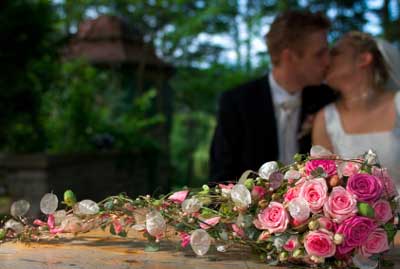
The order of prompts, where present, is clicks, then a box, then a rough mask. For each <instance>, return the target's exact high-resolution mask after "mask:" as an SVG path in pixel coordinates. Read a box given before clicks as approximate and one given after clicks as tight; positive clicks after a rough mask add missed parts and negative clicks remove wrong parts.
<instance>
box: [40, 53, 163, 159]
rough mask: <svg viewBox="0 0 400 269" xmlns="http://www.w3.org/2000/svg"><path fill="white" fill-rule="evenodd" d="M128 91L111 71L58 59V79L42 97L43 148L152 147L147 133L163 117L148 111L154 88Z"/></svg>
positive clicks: (157, 124) (63, 150) (66, 149)
mask: <svg viewBox="0 0 400 269" xmlns="http://www.w3.org/2000/svg"><path fill="white" fill-rule="evenodd" d="M128 95H129V94H128V93H127V92H126V91H124V90H123V89H122V88H121V87H120V77H118V75H117V74H115V72H113V71H107V70H101V69H98V68H95V67H93V66H90V65H89V64H87V63H85V62H83V61H71V62H65V63H63V64H62V65H61V66H60V75H59V78H58V80H57V81H56V82H55V83H54V85H53V87H52V89H50V90H49V91H48V92H46V93H45V94H44V95H43V97H42V116H41V121H42V123H43V126H44V132H45V135H46V141H47V150H48V151H49V152H51V153H60V152H91V151H96V150H98V149H112V150H118V151H136V150H142V149H149V148H153V149H154V148H157V147H158V144H157V142H155V139H154V136H153V135H152V133H153V130H154V128H156V127H157V126H159V125H160V124H162V122H163V117H162V116H161V115H160V114H155V113H151V111H152V110H153V106H154V99H155V97H156V90H155V89H150V90H148V91H146V92H145V93H144V94H142V95H139V96H135V97H134V98H132V97H130V98H129V97H128Z"/></svg>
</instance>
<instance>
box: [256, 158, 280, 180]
mask: <svg viewBox="0 0 400 269" xmlns="http://www.w3.org/2000/svg"><path fill="white" fill-rule="evenodd" d="M276 171H278V163H277V162H275V161H272V162H266V163H264V164H263V165H262V166H261V167H260V169H259V170H258V174H259V175H260V177H262V178H264V179H268V178H269V177H270V176H271V174H272V173H274V172H276Z"/></svg>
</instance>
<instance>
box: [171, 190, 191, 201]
mask: <svg viewBox="0 0 400 269" xmlns="http://www.w3.org/2000/svg"><path fill="white" fill-rule="evenodd" d="M188 193H189V191H188V190H184V191H178V192H175V193H173V194H172V195H171V196H169V197H168V199H169V200H171V201H173V202H176V203H178V204H181V203H182V202H183V201H185V199H186V196H187V195H188Z"/></svg>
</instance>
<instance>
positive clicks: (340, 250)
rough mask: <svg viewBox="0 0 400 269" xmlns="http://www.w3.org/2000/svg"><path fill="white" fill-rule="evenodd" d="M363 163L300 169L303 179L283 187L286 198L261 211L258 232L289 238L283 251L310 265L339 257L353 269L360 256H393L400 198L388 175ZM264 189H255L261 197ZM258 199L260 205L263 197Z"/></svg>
mask: <svg viewBox="0 0 400 269" xmlns="http://www.w3.org/2000/svg"><path fill="white" fill-rule="evenodd" d="M362 162H363V160H362V159H360V160H356V161H341V160H334V159H329V160H320V159H318V160H317V159H314V160H310V161H307V162H306V163H305V164H304V166H303V167H300V168H299V170H298V171H299V172H300V174H301V175H300V176H299V178H298V179H295V180H293V179H291V180H290V181H289V180H287V181H286V183H283V184H282V186H286V189H283V190H284V191H283V195H282V196H281V198H278V199H273V200H272V201H270V202H269V203H268V204H267V206H266V207H265V208H260V209H259V210H258V214H257V215H256V216H255V218H254V220H253V224H254V226H255V227H256V228H257V229H259V230H261V231H262V235H263V238H264V239H266V240H269V238H276V236H278V237H279V236H284V238H286V240H285V243H284V244H283V247H282V248H283V250H285V251H287V252H288V253H289V254H288V255H289V257H291V255H293V257H295V256H296V255H297V256H298V255H299V253H301V251H304V254H305V256H304V255H303V256H302V257H303V259H304V261H306V262H308V263H323V262H324V261H325V258H329V257H335V258H336V259H340V260H342V261H343V262H344V263H345V264H346V263H347V265H349V266H353V265H354V264H352V259H351V257H353V256H354V255H361V256H362V257H365V258H367V259H368V258H369V257H370V256H372V255H375V254H380V253H382V252H385V251H387V250H388V249H389V242H390V240H393V238H390V237H389V234H388V232H387V231H386V230H385V227H388V226H385V225H386V224H388V223H389V224H390V225H392V224H393V223H394V221H395V220H394V212H393V211H394V208H393V206H392V203H391V202H393V201H394V198H395V196H396V195H398V193H397V191H396V187H395V185H394V184H393V181H392V179H391V178H390V176H389V175H388V173H387V171H386V169H381V168H376V167H373V168H372V169H369V170H363V169H362ZM316 169H319V170H318V171H316ZM313 171H316V172H313ZM367 171H371V173H368V172H367ZM292 172H293V171H292ZM258 188H260V187H259V186H255V187H254V188H253V192H252V193H254V194H255V193H259V190H258ZM276 191H281V192H282V189H277V190H276ZM273 194H274V193H273ZM262 195H265V193H262ZM253 196H255V197H257V201H258V200H260V199H261V198H260V197H262V196H259V195H253ZM391 223H392V224H391ZM301 227H303V228H301ZM304 227H305V228H304ZM393 227H394V226H393ZM293 229H295V230H296V229H298V230H299V231H301V232H300V233H303V235H304V236H303V237H302V238H303V240H302V241H300V240H299V236H300V234H299V235H290V233H289V231H293ZM266 234H267V235H268V236H266ZM285 235H288V236H286V237H285ZM260 236H261V235H260ZM295 258H296V257H295Z"/></svg>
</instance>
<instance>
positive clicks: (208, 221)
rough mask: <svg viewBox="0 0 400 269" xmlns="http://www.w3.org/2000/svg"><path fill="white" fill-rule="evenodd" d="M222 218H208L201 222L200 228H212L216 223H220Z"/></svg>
mask: <svg viewBox="0 0 400 269" xmlns="http://www.w3.org/2000/svg"><path fill="white" fill-rule="evenodd" d="M220 219H221V217H214V218H210V219H206V220H204V221H202V222H200V228H202V229H204V230H207V229H210V228H211V227H214V226H215V225H217V224H218V223H219V220H220Z"/></svg>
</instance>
